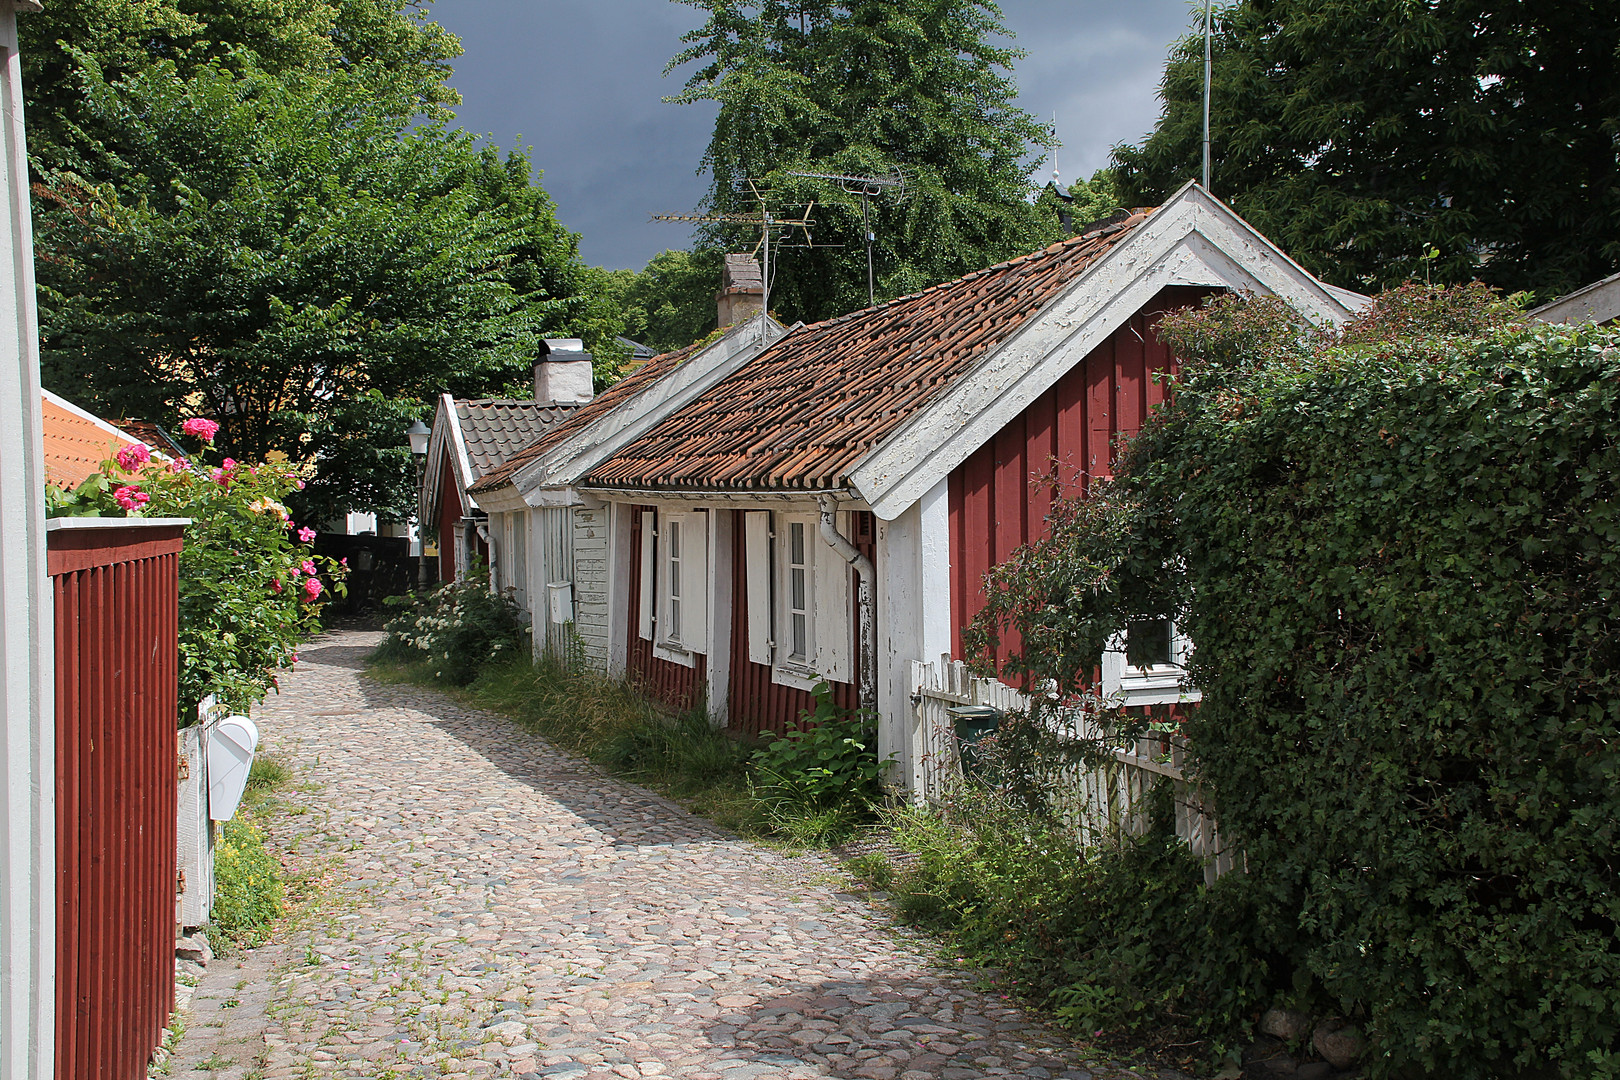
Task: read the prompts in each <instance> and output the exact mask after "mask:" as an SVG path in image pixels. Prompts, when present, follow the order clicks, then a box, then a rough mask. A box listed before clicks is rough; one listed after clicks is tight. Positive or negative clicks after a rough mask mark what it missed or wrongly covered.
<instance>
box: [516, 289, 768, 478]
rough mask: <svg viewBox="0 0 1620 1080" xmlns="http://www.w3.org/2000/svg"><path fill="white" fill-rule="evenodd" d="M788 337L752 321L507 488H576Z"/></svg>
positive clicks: (764, 320) (759, 319)
mask: <svg viewBox="0 0 1620 1080" xmlns="http://www.w3.org/2000/svg"><path fill="white" fill-rule="evenodd" d="M793 329H797V326H795V327H794V328H793ZM791 332H792V330H784V329H783V328H782V327H781V326H780V325H779V324H778V323H777V322H776V320H775V319H772V318H769V317H768V316H765V315H756V316H754V317H753V318H752V319H750V320H748V321H747V322H745V323H743V324H742V325H741V326H739V327H737V328H736V329H735V330H733V331H731V332H729V333H727V334H726V335H725V336H724V337H722V338H720V340H718V341H716V342H715V343H714V344H713V345H710V346H709V347H708V348H706V349H704V350H703V351H701V352H699V353H697V354H696V355H694V356H690V357H688V358H687V360H686V362H685V363H683V364H681V365H680V366H679V367H677V368H676V369H675V370H674V371H671V372H669V373H668V374H667V375H665V376H664V377H663V378H661V379H658V380H657V381H656V382H654V383H653V384H652V385H650V386H648V387H647V388H646V389H644V390H642V391H641V392H640V393H638V394H636V395H635V396H634V397H632V398H630V399H629V400H628V401H625V402H623V403H622V404H620V405H619V406H618V407H617V408H614V409H609V410H608V411H607V413H605V414H604V415H602V416H600V417H598V418H597V419H596V420H595V422H593V423H591V424H589V425H587V426H586V427H585V428H583V429H581V430H580V431H576V432H575V433H574V434H573V435H571V436H570V437H568V438H567V439H564V440H563V441H562V442H561V443H558V444H557V445H556V446H554V447H552V448H551V449H550V450H549V451H547V452H546V453H545V454H544V455H542V456H541V457H539V458H536V459H535V460H534V461H532V462H530V463H529V464H527V465H525V466H524V467H523V468H522V469H519V470H518V473H517V475H516V476H514V477H513V478H512V480H513V483H515V484H516V485H517V486H518V487H519V488H520V489H521V490H522V491H524V492H525V493H527V492H529V491H532V490H533V489H535V488H537V487H558V486H565V485H568V484H572V483H574V482H576V481H577V480H579V478H580V477H582V476H584V475H585V474H586V473H588V472H590V471H591V470H592V469H594V468H595V467H596V466H598V465H600V464H601V463H602V462H604V461H606V460H608V459H609V458H610V457H612V456H613V455H614V454H617V453H618V452H619V451H620V450H622V449H624V448H625V447H626V446H629V445H630V444H631V443H633V442H635V441H636V440H637V439H639V438H641V437H642V436H643V435H645V434H647V432H649V431H651V430H652V428H653V426H654V425H655V424H657V423H659V422H660V421H661V420H663V419H664V418H665V417H667V416H669V415H670V414H671V413H673V412H675V411H676V410H678V409H680V408H681V407H683V406H685V405H686V404H687V403H688V402H690V401H692V400H693V399H695V398H697V397H698V396H699V395H701V394H703V393H704V392H705V391H707V390H708V389H709V388H710V387H712V386H714V384H715V383H717V382H719V381H720V380H721V379H724V378H725V377H726V376H728V375H730V374H731V373H732V372H734V371H736V370H737V369H738V368H740V367H742V366H743V365H744V364H746V363H748V362H749V361H750V360H752V359H753V358H754V357H756V356H758V355H759V354H760V353H761V352H763V351H765V349H766V348H767V347H769V346H770V345H772V344H774V343H775V342H776V341H777V340H779V339H780V338H782V337H784V336H785V335H787V334H789V333H791Z"/></svg>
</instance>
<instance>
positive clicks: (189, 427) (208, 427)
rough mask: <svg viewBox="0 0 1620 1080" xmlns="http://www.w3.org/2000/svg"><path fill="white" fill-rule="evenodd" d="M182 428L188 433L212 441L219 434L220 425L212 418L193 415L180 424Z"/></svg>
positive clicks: (204, 440)
mask: <svg viewBox="0 0 1620 1080" xmlns="http://www.w3.org/2000/svg"><path fill="white" fill-rule="evenodd" d="M180 430H181V431H183V432H185V433H186V434H187V435H194V436H196V437H197V438H199V439H201V440H202V441H203V442H206V443H211V442H213V441H214V436H215V435H218V434H219V425H218V424H216V423H215V422H214V421H212V420H204V419H203V418H202V417H200V416H193V417H192V418H191V419H190V420H187V421H186V422H185V423H183V424H181V425H180Z"/></svg>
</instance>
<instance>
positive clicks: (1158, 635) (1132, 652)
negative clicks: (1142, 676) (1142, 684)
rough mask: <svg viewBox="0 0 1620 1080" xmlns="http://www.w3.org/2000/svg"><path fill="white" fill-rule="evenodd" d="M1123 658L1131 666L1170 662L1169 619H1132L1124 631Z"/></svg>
mask: <svg viewBox="0 0 1620 1080" xmlns="http://www.w3.org/2000/svg"><path fill="white" fill-rule="evenodd" d="M1125 660H1126V662H1127V663H1129V664H1130V665H1131V666H1132V667H1139V668H1145V667H1155V666H1157V665H1160V664H1168V663H1169V662H1170V620H1169V619H1132V620H1131V622H1130V626H1129V628H1128V629H1127V630H1126V632H1125Z"/></svg>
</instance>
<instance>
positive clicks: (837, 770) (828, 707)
mask: <svg viewBox="0 0 1620 1080" xmlns="http://www.w3.org/2000/svg"><path fill="white" fill-rule="evenodd" d="M813 693H814V695H815V702H816V703H815V708H814V709H813V710H810V711H807V712H804V713H802V714H800V716H799V718H798V720H797V721H796V722H795V723H794V725H793V727H791V728H789V729H788V730H787V732H786V733H784V734H782V735H776V736H771V737H770V738H769V739H768V741H766V742H765V744H764V745H762V746H761V747H760V748H759V749H757V750H755V751H754V755H753V758H752V762H751V764H752V766H753V772H754V777H753V781H752V785H751V787H752V790H753V793H754V798H755V799H757V800H758V801H759V802H760V804H761V805H762V806H763V807H764V808H765V812H766V816H767V818H768V819H769V820H770V822H771V823H772V825H773V827H774V829H775V831H777V832H779V833H782V834H784V835H786V836H788V837H789V838H790V839H792V840H794V841H795V842H798V843H831V842H835V841H837V840H839V839H842V838H844V837H847V836H848V835H849V834H850V833H851V832H852V831H853V830H854V829H855V828H856V827H857V826H858V825H860V824H862V823H864V822H866V821H867V820H869V819H870V817H871V813H872V810H873V809H874V808H875V807H876V806H877V805H878V804H879V803H880V802H881V801H882V798H883V784H882V781H883V771H884V764H885V763H884V762H882V761H879V760H878V756H877V728H876V725H875V724H872V723H869V722H868V720H867V718H865V717H863V716H861V715H860V714H858V713H855V712H853V711H851V710H849V709H845V708H842V707H841V706H839V705H838V704H837V703H836V702H835V701H834V700H833V692H832V687H831V686H829V685H828V684H827V683H825V682H821V683H817V684H816V686H815V689H814V691H813Z"/></svg>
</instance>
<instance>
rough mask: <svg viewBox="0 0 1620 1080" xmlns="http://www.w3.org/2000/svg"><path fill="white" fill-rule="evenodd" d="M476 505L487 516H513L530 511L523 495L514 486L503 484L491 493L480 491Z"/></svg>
mask: <svg viewBox="0 0 1620 1080" xmlns="http://www.w3.org/2000/svg"><path fill="white" fill-rule="evenodd" d="M474 505H475V506H477V507H478V509H480V510H482V511H483V512H484V513H486V514H511V513H516V512H517V511H520V510H527V509H529V504H528V503H527V502H525V501H524V499H523V495H522V493H521V492H519V491H518V489H517V488H516V487H515V486H514V485H512V484H502V485H501V486H500V487H498V488H495V489H493V490H491V491H480V492H479V493H478V495H477V502H475V503H474Z"/></svg>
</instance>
